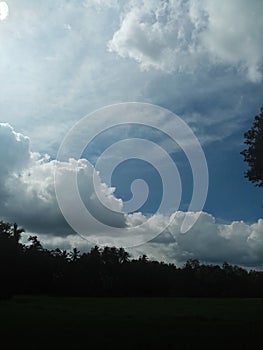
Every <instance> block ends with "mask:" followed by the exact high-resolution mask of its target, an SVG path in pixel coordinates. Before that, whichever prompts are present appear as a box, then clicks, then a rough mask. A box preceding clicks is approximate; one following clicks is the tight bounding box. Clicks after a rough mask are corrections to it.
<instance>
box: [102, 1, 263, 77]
mask: <svg viewBox="0 0 263 350" xmlns="http://www.w3.org/2000/svg"><path fill="white" fill-rule="evenodd" d="M262 11H263V2H262V1H261V0H255V1H253V6H251V3H250V2H248V1H245V0H233V1H228V0H222V1H220V2H219V1H215V0H203V1H196V0H188V1H182V0H169V1H155V0H154V1H152V0H151V1H150V0H135V1H132V2H131V3H130V6H128V9H126V11H125V12H124V13H123V15H122V17H121V23H120V27H119V29H118V30H117V31H116V32H115V33H114V35H113V37H112V39H111V41H110V42H109V44H108V47H109V50H110V51H112V52H116V53H117V54H119V55H120V56H121V57H129V58H132V59H134V60H136V61H137V62H138V63H139V64H140V66H141V68H142V69H146V70H147V69H150V68H155V69H159V70H162V71H165V72H174V71H181V70H186V71H194V70H195V69H196V68H198V69H200V68H201V67H206V66H207V65H208V66H211V67H213V65H218V64H221V65H223V66H224V65H225V66H230V67H234V68H235V69H236V70H237V71H243V72H245V73H246V75H247V77H248V79H249V80H250V81H253V82H260V81H261V80H262V63H263V50H262V35H263V22H262V20H261V17H260V15H259V14H260V13H262Z"/></svg>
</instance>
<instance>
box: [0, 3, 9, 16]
mask: <svg viewBox="0 0 263 350" xmlns="http://www.w3.org/2000/svg"><path fill="white" fill-rule="evenodd" d="M7 16H8V5H7V3H6V2H5V1H1V2H0V21H3V20H4V19H6V18H7Z"/></svg>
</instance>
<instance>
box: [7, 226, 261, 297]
mask: <svg viewBox="0 0 263 350" xmlns="http://www.w3.org/2000/svg"><path fill="white" fill-rule="evenodd" d="M22 232H23V229H21V228H19V227H18V226H17V225H16V224H14V225H11V224H9V223H5V222H2V221H1V222H0V281H1V288H0V298H8V297H11V296H12V295H13V294H48V295H65V296H71V295H75V296H145V297H150V296H161V297H165V296H168V297H171V296H172V297H177V296H180V297H181V296H183V297H193V296H194V297H263V272H262V271H253V270H252V271H247V270H245V269H243V268H241V267H239V266H233V265H230V264H228V263H227V262H224V263H223V264H222V266H219V265H208V264H202V263H201V262H200V261H199V260H197V259H189V260H188V261H187V262H186V263H185V265H184V266H183V267H182V268H177V267H176V266H175V265H174V264H166V263H164V262H158V261H152V260H150V259H148V257H147V256H146V255H145V254H144V255H142V256H140V257H139V258H138V259H131V257H130V255H129V254H128V252H126V251H125V250H124V249H123V248H116V247H104V248H99V247H98V246H95V247H93V248H92V249H91V250H90V251H89V252H84V253H80V252H79V251H78V250H77V249H76V248H74V249H73V250H72V251H70V252H67V251H65V250H60V249H59V248H57V249H53V250H48V249H45V248H44V247H43V246H42V244H41V243H40V241H39V240H38V238H37V236H36V235H34V236H30V237H29V239H28V241H29V244H27V245H23V244H21V243H20V242H19V239H20V237H21V233H22Z"/></svg>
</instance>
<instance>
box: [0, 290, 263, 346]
mask: <svg viewBox="0 0 263 350" xmlns="http://www.w3.org/2000/svg"><path fill="white" fill-rule="evenodd" d="M262 321H263V300H261V299H202V298H200V299H197V298H188V299H186V298H61V297H29V296H19V297H15V298H13V299H12V300H5V301H0V337H1V339H2V340H3V339H5V340H6V339H7V340H8V341H9V344H10V348H17V347H18V346H20V347H22V346H23V345H25V346H26V348H27V349H44V348H45V349H46V348H48V349H53V348H54V349H55V348H56V349H67V348H70V349H75V348H76V349H223V348H224V349H251V348H252V347H253V346H255V344H256V342H257V341H258V339H261V333H262V331H261V328H262V324H263V322H262Z"/></svg>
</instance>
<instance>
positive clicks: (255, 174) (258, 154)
mask: <svg viewBox="0 0 263 350" xmlns="http://www.w3.org/2000/svg"><path fill="white" fill-rule="evenodd" d="M244 137H245V144H246V145H247V146H248V147H247V148H246V149H245V150H243V151H242V152H241V154H242V155H243V156H244V160H245V162H247V163H248V166H249V169H248V170H247V171H246V173H245V177H246V178H248V179H249V180H250V181H251V182H252V183H254V184H255V186H258V187H262V186H263V107H261V110H260V114H259V115H257V116H256V117H255V119H254V122H253V125H252V127H251V129H250V130H248V131H247V132H246V133H245V134H244Z"/></svg>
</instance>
